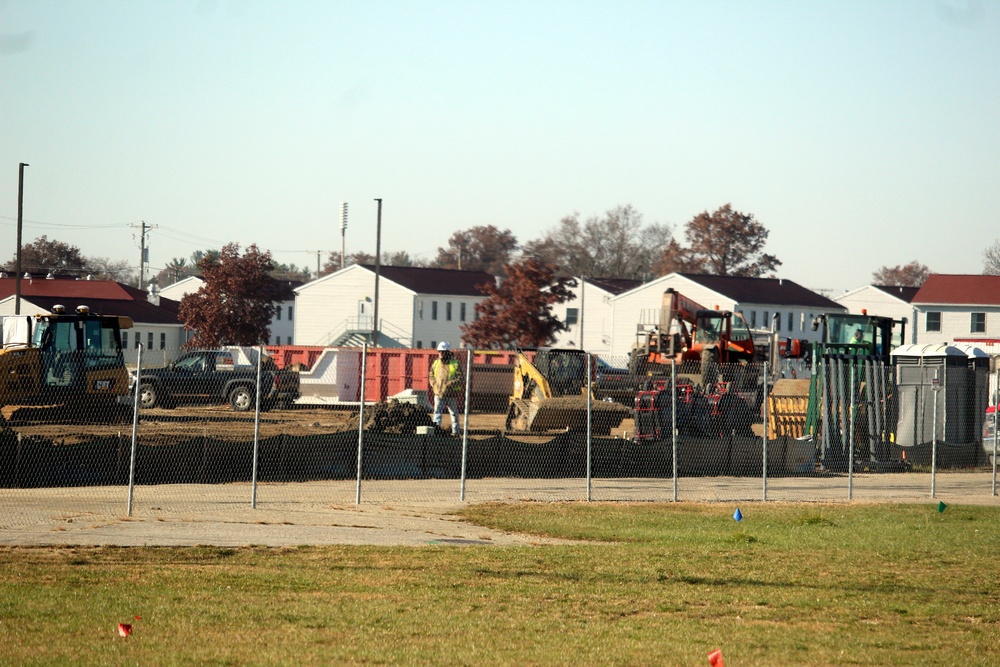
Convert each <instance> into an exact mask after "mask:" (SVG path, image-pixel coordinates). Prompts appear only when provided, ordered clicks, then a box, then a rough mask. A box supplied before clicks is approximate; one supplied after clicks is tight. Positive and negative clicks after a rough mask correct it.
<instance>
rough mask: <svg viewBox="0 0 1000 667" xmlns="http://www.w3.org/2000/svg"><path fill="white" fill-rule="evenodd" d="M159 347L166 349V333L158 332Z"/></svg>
mask: <svg viewBox="0 0 1000 667" xmlns="http://www.w3.org/2000/svg"><path fill="white" fill-rule="evenodd" d="M160 349H161V350H165V349H167V334H165V333H162V332H161V333H160Z"/></svg>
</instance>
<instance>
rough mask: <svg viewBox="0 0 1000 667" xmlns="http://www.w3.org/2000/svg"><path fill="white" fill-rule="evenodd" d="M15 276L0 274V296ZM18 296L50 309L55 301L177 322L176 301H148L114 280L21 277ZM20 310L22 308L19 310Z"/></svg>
mask: <svg viewBox="0 0 1000 667" xmlns="http://www.w3.org/2000/svg"><path fill="white" fill-rule="evenodd" d="M14 282H15V279H14V278H0V299H7V298H9V297H12V296H14V292H15V290H16V288H15V285H14ZM21 298H22V299H24V300H25V301H28V302H30V303H33V304H35V305H36V306H37V307H39V308H43V309H45V310H47V311H49V312H51V311H52V308H53V307H54V306H55V305H56V304H60V305H63V306H65V307H66V309H67V310H69V311H72V310H75V309H76V307H77V306H80V305H86V306H88V307H89V308H90V310H91V312H92V313H95V314H99V315H127V316H129V317H131V318H132V320H133V321H134V322H136V323H140V324H178V323H179V320H178V319H177V308H178V306H179V305H180V304H179V302H177V301H173V300H171V299H167V298H163V297H161V298H160V305H159V306H154V305H153V304H151V303H149V299H148V295H147V294H146V293H145V292H143V291H142V290H141V289H138V288H135V287H129V286H128V285H122V284H121V283H117V282H115V281H113V280H65V279H56V280H46V279H44V278H31V279H24V278H22V279H21ZM22 312H23V311H22Z"/></svg>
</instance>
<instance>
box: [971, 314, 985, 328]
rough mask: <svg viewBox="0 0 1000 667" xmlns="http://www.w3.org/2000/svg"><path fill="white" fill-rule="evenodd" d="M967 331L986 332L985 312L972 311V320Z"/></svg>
mask: <svg viewBox="0 0 1000 667" xmlns="http://www.w3.org/2000/svg"><path fill="white" fill-rule="evenodd" d="M969 331H970V332H972V333H986V313H972V322H971V323H970V327H969Z"/></svg>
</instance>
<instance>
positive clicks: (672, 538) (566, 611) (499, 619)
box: [0, 503, 1000, 667]
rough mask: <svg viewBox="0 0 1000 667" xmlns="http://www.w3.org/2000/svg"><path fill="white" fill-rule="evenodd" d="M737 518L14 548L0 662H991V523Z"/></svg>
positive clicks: (904, 508)
mask: <svg viewBox="0 0 1000 667" xmlns="http://www.w3.org/2000/svg"><path fill="white" fill-rule="evenodd" d="M734 510H735V506H732V505H690V504H680V505H674V504H671V505H659V504H655V505H654V504H643V505H623V504H613V505H609V504H582V503H580V504H520V505H477V506H471V507H469V508H468V509H467V510H466V511H465V516H466V518H467V519H469V520H471V521H474V522H476V523H481V524H483V525H489V526H494V527H499V528H502V529H507V530H512V531H523V532H531V533H536V534H544V535H549V536H556V537H564V538H572V539H575V540H580V543H577V544H571V545H566V546H544V547H482V546H464V547H457V546H453V545H445V544H442V545H433V546H427V547H419V548H403V547H391V548H389V547H378V548H376V547H322V548H320V547H299V548H284V549H278V548H256V547H248V548H239V549H228V548H227V549H222V548H213V547H197V548H148V547H144V548H80V547H72V548H71V547H65V548H52V547H45V548H5V549H2V550H0V664H3V665H30V664H79V665H131V664H139V665H170V664H200V665H246V664H288V665H300V664H305V665H330V664H465V665H472V664H477V665H478V664H509V665H514V664H518V665H520V664H573V665H584V664H614V665H665V664H668V665H707V664H708V659H707V655H708V653H709V652H710V651H712V650H713V649H716V648H721V649H722V655H723V657H724V659H725V662H726V664H727V665H729V667H733V666H739V665H829V664H845V665H922V664H926V665H996V664H998V663H1000V576H998V573H997V569H998V568H997V555H998V554H1000V530H998V526H997V524H998V518H1000V510H998V509H997V508H993V507H971V506H961V507H959V506H952V507H948V508H947V509H946V510H945V511H943V512H939V511H938V508H937V505H936V504H926V505H814V504H810V505H783V504H766V505H760V504H752V505H746V506H742V507H741V512H742V515H743V519H742V521H740V522H737V521H735V520H734V518H733V513H734ZM118 623H130V624H131V625H132V627H133V633H132V635H131V636H129V637H127V638H123V637H120V636H119V634H118V629H117V628H118Z"/></svg>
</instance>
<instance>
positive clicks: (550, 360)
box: [506, 348, 630, 435]
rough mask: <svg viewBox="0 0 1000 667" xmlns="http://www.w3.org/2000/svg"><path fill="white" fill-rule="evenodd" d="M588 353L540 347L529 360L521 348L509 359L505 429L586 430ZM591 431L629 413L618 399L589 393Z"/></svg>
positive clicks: (604, 431) (613, 423)
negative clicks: (510, 376) (510, 383)
mask: <svg viewBox="0 0 1000 667" xmlns="http://www.w3.org/2000/svg"><path fill="white" fill-rule="evenodd" d="M587 367H588V366H587V353H586V352H583V351H582V350H562V349H553V348H539V349H538V350H537V351H536V352H535V357H534V363H532V361H530V360H529V359H528V357H527V355H525V353H524V352H518V354H517V359H516V360H515V362H514V391H513V394H512V395H511V397H510V400H509V402H508V410H507V422H506V430H507V431H508V432H514V433H518V432H520V433H539V432H545V431H586V430H587V403H588V396H587V387H588V383H587ZM590 405H591V416H592V418H591V432H592V433H596V434H602V435H607V434H609V433H610V432H611V429H613V428H616V427H617V426H619V425H620V424H621V423H622V421H623V420H624V419H625V418H626V417H628V416H629V414H630V411H629V409H628V408H626V407H625V406H623V405H621V404H619V403H611V402H608V401H597V400H593V398H591V399H590Z"/></svg>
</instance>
